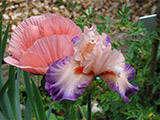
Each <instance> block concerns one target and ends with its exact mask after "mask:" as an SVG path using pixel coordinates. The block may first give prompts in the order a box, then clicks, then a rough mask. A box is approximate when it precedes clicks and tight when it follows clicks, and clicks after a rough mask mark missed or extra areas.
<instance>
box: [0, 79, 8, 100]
mask: <svg viewBox="0 0 160 120" xmlns="http://www.w3.org/2000/svg"><path fill="white" fill-rule="evenodd" d="M9 82H10V81H9V80H7V82H6V83H5V84H4V85H3V87H2V89H1V90H0V103H1V102H2V101H1V100H2V98H3V95H4V93H5V91H6V89H7V87H8V85H9Z"/></svg>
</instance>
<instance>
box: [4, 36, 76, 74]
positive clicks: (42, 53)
mask: <svg viewBox="0 0 160 120" xmlns="http://www.w3.org/2000/svg"><path fill="white" fill-rule="evenodd" d="M71 40H72V37H71V36H69V35H54V36H51V37H46V38H42V39H39V40H37V41H36V42H35V43H34V44H33V45H32V47H30V48H29V49H28V50H27V51H26V52H25V53H24V54H23V55H22V56H21V58H20V60H17V59H16V58H15V57H14V56H9V57H8V58H5V61H6V62H7V63H8V64H11V65H14V66H16V67H19V68H22V69H23V70H26V71H27V72H30V73H34V74H45V73H46V70H47V68H48V67H49V65H50V64H51V63H52V62H53V61H54V60H57V59H59V58H64V57H65V56H72V55H73V52H74V50H73V43H72V41H71ZM37 69H42V70H43V71H42V70H40V71H37Z"/></svg>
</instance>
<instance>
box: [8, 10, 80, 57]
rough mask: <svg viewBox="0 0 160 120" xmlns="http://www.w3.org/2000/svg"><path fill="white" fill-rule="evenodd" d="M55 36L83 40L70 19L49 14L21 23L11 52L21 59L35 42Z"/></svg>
mask: <svg viewBox="0 0 160 120" xmlns="http://www.w3.org/2000/svg"><path fill="white" fill-rule="evenodd" d="M53 35H71V36H72V38H73V37H75V36H78V37H79V38H81V35H82V32H81V30H80V28H79V27H78V26H77V25H76V24H75V23H74V22H73V21H71V20H70V19H67V18H65V17H63V16H59V15H56V14H51V13H47V14H44V15H41V16H32V17H30V18H27V19H25V20H24V21H23V22H21V23H20V24H19V25H18V27H17V28H16V29H15V30H14V32H13V34H12V38H11V40H10V44H9V52H10V53H11V54H12V56H14V57H15V58H16V59H20V58H21V56H22V55H23V53H24V51H26V50H27V49H28V48H29V47H30V46H32V45H33V44H34V42H35V40H37V39H39V38H44V37H50V36H53Z"/></svg>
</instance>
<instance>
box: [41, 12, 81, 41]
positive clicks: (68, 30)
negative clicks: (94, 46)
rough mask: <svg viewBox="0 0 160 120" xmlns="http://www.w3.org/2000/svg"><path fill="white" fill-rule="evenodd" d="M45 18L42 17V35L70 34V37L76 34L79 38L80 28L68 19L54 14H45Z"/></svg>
mask: <svg viewBox="0 0 160 120" xmlns="http://www.w3.org/2000/svg"><path fill="white" fill-rule="evenodd" d="M45 17H46V18H47V19H43V20H42V23H43V24H44V23H45V24H44V25H43V30H44V35H45V36H52V35H54V34H55V35H71V36H72V38H73V37H75V36H78V37H79V38H81V35H82V31H81V29H80V28H79V27H78V26H77V25H76V24H75V23H74V22H73V21H72V20H70V19H68V18H65V17H63V16H59V15H56V14H49V13H48V14H45Z"/></svg>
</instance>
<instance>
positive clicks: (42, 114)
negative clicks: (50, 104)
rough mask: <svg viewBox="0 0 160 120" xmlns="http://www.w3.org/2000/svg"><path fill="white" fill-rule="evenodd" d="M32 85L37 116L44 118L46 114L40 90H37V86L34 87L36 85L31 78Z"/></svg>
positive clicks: (41, 119) (44, 119)
mask: <svg viewBox="0 0 160 120" xmlns="http://www.w3.org/2000/svg"><path fill="white" fill-rule="evenodd" d="M32 87H33V92H34V97H35V104H36V107H37V111H38V115H39V118H40V120H46V115H45V110H44V108H43V103H42V100H41V95H40V92H39V91H38V88H37V87H36V85H35V83H34V81H33V80H32Z"/></svg>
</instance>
